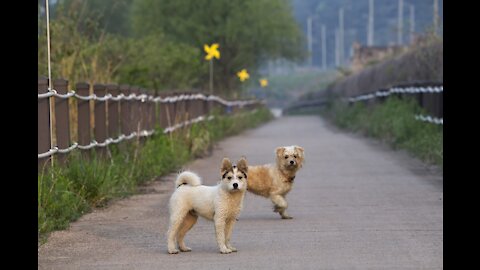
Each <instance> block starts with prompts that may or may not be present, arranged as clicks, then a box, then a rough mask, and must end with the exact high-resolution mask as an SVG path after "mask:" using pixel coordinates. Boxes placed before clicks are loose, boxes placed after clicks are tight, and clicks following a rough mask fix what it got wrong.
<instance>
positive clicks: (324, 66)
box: [322, 24, 327, 70]
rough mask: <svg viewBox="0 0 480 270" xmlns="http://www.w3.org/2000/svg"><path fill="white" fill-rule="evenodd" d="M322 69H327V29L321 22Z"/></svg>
mask: <svg viewBox="0 0 480 270" xmlns="http://www.w3.org/2000/svg"><path fill="white" fill-rule="evenodd" d="M322 69H323V70H327V30H326V28H325V24H322Z"/></svg>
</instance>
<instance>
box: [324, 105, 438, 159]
mask: <svg viewBox="0 0 480 270" xmlns="http://www.w3.org/2000/svg"><path fill="white" fill-rule="evenodd" d="M321 114H322V115H323V116H325V117H326V118H327V119H330V120H331V121H332V122H333V123H334V124H336V125H337V126H339V127H340V128H343V129H346V130H349V131H353V132H360V133H362V134H364V135H366V136H369V137H373V138H377V139H380V140H382V141H385V142H387V143H388V144H389V145H391V146H392V147H394V148H399V149H405V150H407V151H408V152H410V153H411V154H413V155H415V156H417V157H418V158H420V159H421V160H423V161H424V162H426V163H428V164H435V165H438V166H440V167H441V168H443V125H436V124H434V123H427V122H424V121H418V120H417V119H416V118H415V115H418V114H420V115H421V114H426V112H425V110H424V109H423V108H421V107H420V106H419V105H418V104H417V102H415V100H414V99H413V98H406V97H405V98H402V99H400V98H397V97H389V98H387V99H386V101H385V102H384V103H382V104H377V105H375V106H368V105H365V104H364V103H362V102H358V103H355V104H353V105H351V106H348V105H347V104H343V103H341V102H335V103H333V104H332V105H331V106H329V108H327V109H326V110H322V112H321Z"/></svg>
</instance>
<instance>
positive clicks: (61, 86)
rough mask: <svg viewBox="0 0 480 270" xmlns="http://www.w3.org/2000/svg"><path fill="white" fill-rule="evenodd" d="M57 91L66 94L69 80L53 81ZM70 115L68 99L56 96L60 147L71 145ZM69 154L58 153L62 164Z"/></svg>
mask: <svg viewBox="0 0 480 270" xmlns="http://www.w3.org/2000/svg"><path fill="white" fill-rule="evenodd" d="M53 85H54V86H55V90H57V93H59V94H62V95H65V94H67V92H68V81H67V80H64V79H57V80H55V81H54V82H53ZM69 120H70V117H69V106H68V99H66V98H55V131H56V132H55V133H56V138H57V146H58V148H60V149H65V148H68V147H70V143H71V142H70V123H69V122H70V121H69ZM67 155H68V154H62V153H57V154H56V158H57V160H58V163H59V164H60V165H63V164H65V160H66V157H67Z"/></svg>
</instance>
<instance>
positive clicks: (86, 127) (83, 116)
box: [75, 83, 92, 157]
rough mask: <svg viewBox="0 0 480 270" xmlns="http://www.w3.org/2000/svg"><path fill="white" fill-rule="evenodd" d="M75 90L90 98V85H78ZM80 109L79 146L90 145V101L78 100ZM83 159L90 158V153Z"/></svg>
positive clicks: (84, 155)
mask: <svg viewBox="0 0 480 270" xmlns="http://www.w3.org/2000/svg"><path fill="white" fill-rule="evenodd" d="M75 89H77V91H76V92H77V94H78V95H80V96H88V95H89V94H90V93H89V92H90V91H89V90H90V85H89V84H88V83H77V84H76V87H75ZM77 108H78V110H77V111H78V120H77V122H78V123H77V124H78V129H77V130H78V144H79V145H83V146H86V145H89V144H90V142H91V141H92V140H91V130H90V100H81V99H78V100H77ZM83 157H88V153H86V154H83Z"/></svg>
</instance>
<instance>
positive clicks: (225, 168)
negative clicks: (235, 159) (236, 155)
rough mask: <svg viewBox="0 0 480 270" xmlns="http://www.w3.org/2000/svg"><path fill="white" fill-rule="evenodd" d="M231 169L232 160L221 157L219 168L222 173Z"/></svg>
mask: <svg viewBox="0 0 480 270" xmlns="http://www.w3.org/2000/svg"><path fill="white" fill-rule="evenodd" d="M231 170H232V162H231V161H230V159H228V158H223V160H222V168H221V169H220V172H221V173H224V172H226V171H231Z"/></svg>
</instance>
